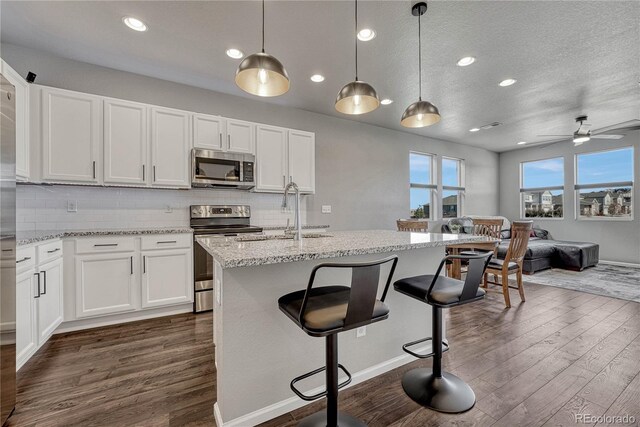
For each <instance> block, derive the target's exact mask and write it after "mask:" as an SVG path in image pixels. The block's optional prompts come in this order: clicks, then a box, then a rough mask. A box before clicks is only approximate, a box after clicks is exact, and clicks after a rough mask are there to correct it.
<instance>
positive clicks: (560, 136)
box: [536, 135, 573, 138]
mask: <svg viewBox="0 0 640 427" xmlns="http://www.w3.org/2000/svg"><path fill="white" fill-rule="evenodd" d="M536 136H537V137H538V138H570V137H572V136H573V135H536Z"/></svg>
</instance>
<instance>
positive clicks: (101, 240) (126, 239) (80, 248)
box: [76, 236, 136, 254]
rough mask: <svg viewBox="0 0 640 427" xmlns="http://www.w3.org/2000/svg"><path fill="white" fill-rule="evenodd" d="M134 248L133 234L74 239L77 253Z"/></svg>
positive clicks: (118, 250) (126, 250) (132, 249)
mask: <svg viewBox="0 0 640 427" xmlns="http://www.w3.org/2000/svg"><path fill="white" fill-rule="evenodd" d="M135 248H136V245H135V237H133V236H101V237H87V238H78V239H76V253H77V254H96V253H102V252H133V251H135Z"/></svg>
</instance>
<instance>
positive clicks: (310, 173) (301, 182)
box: [288, 130, 316, 193]
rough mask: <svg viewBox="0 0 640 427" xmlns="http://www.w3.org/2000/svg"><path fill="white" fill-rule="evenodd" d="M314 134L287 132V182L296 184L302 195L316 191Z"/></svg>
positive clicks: (297, 131) (295, 131) (296, 131)
mask: <svg viewBox="0 0 640 427" xmlns="http://www.w3.org/2000/svg"><path fill="white" fill-rule="evenodd" d="M315 147H316V143H315V134H313V133H311V132H303V131H299V130H290V131H289V149H288V166H289V180H290V181H291V180H293V182H295V183H296V184H298V188H299V189H300V191H301V192H303V193H314V192H315V191H316V155H315V153H316V149H315Z"/></svg>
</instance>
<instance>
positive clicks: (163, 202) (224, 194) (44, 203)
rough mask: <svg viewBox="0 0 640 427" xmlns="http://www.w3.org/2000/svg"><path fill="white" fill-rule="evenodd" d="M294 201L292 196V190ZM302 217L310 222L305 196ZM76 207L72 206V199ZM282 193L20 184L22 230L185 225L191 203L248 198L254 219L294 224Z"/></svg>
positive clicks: (263, 222) (240, 201)
mask: <svg viewBox="0 0 640 427" xmlns="http://www.w3.org/2000/svg"><path fill="white" fill-rule="evenodd" d="M291 197H292V199H291V202H292V203H291V204H290V205H291V206H293V196H291ZM307 197H308V196H303V197H301V213H300V214H301V218H302V223H303V224H305V223H306V218H307V215H306V198H307ZM69 202H72V203H74V202H75V203H76V205H77V212H68V211H67V206H68V203H69ZM281 203H282V195H280V194H265V193H250V192H245V191H235V190H212V189H193V190H161V189H145V188H114V187H89V186H86V187H85V186H70V185H69V186H67V185H23V184H20V185H18V186H17V191H16V208H17V217H16V220H17V224H16V228H17V230H18V231H30V230H96V229H112V228H145V227H176V226H178V227H182V226H188V225H189V205H224V204H245V205H250V206H251V223H252V224H255V225H262V226H273V225H285V224H286V223H287V218H290V219H291V223H292V224H293V212H292V211H290V212H282V210H281V208H280V204H281Z"/></svg>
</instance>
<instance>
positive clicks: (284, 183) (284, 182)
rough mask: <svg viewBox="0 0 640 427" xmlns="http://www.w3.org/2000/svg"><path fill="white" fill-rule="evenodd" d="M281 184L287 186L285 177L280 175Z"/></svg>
mask: <svg viewBox="0 0 640 427" xmlns="http://www.w3.org/2000/svg"><path fill="white" fill-rule="evenodd" d="M282 186H283V187H286V186H287V177H286V176H284V175H282Z"/></svg>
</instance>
